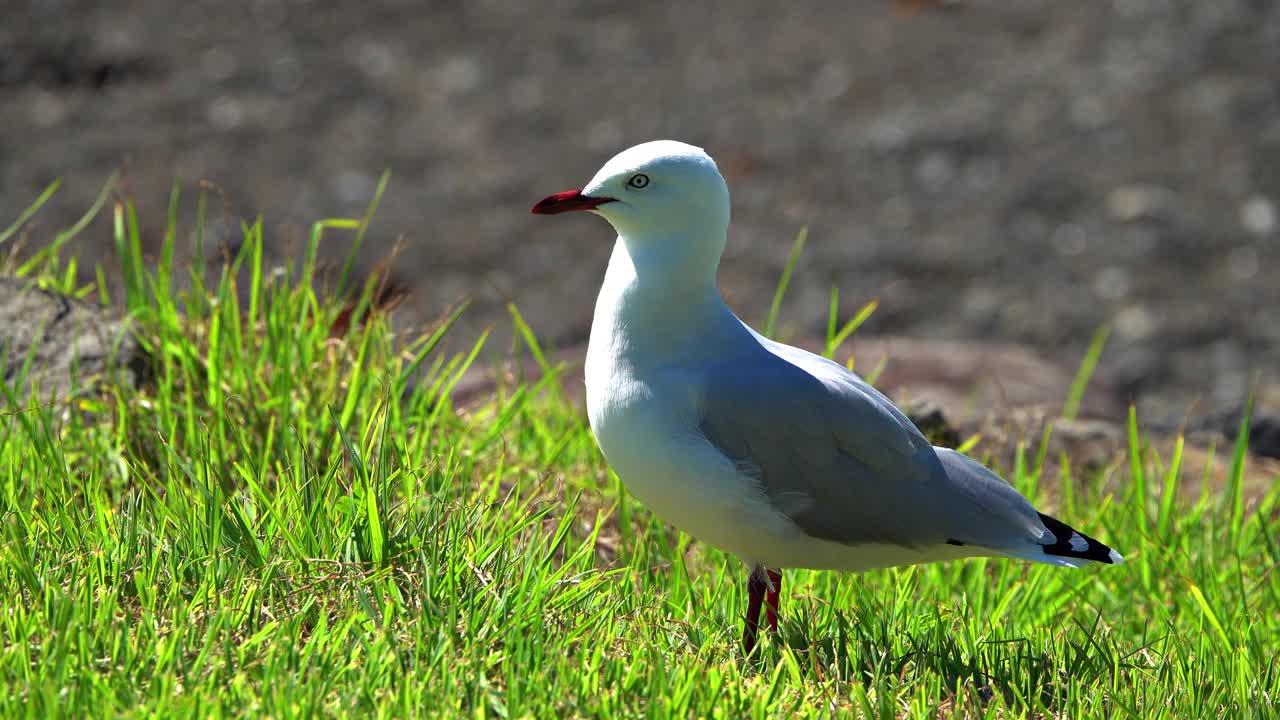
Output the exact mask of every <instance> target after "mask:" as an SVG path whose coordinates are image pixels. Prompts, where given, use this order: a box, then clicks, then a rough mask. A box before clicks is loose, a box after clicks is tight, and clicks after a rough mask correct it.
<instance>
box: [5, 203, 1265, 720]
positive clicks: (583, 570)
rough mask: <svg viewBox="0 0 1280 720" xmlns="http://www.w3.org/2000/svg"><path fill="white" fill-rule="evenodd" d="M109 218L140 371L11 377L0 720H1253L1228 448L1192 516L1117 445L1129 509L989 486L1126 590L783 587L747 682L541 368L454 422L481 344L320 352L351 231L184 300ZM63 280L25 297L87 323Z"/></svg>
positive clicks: (979, 576) (1254, 501) (924, 571)
mask: <svg viewBox="0 0 1280 720" xmlns="http://www.w3.org/2000/svg"><path fill="white" fill-rule="evenodd" d="M43 199H44V197H43V196H42V198H41V200H42V201H43ZM177 202H178V199H177V197H176V194H175V199H174V203H175V206H176V203H177ZM171 216H172V213H171ZM116 220H117V222H116V233H117V247H118V251H119V252H120V253H121V258H120V259H121V266H122V267H123V268H125V276H126V279H125V285H124V296H123V297H117V298H115V301H116V302H117V303H118V304H122V305H124V306H127V308H128V309H129V312H130V314H131V316H132V318H133V320H134V322H135V324H136V327H137V330H138V333H139V335H140V337H141V338H142V340H143V342H144V344H145V346H146V347H147V349H148V350H149V351H150V353H151V355H152V357H153V362H154V368H153V370H154V373H153V374H154V377H153V380H152V381H151V382H150V383H148V384H146V385H144V386H143V388H142V389H140V390H137V391H132V390H123V389H119V388H104V389H100V390H98V391H97V392H92V393H87V394H84V395H81V396H78V397H77V398H76V399H74V400H71V401H65V400H64V401H59V402H56V403H46V402H42V401H41V400H40V399H39V398H38V397H37V398H36V399H32V400H28V399H27V392H26V391H27V388H28V387H29V383H31V382H32V381H34V380H35V379H36V378H33V377H30V376H26V377H22V378H18V379H17V381H16V382H13V383H11V384H10V385H8V386H6V390H5V398H6V399H4V400H3V401H0V533H2V535H0V563H2V567H3V572H2V574H0V593H3V596H4V597H5V598H7V600H6V602H5V611H4V613H3V614H0V637H2V638H3V643H2V645H3V650H2V653H0V678H3V683H4V688H3V692H0V716H3V717H23V716H40V717H44V716H59V715H62V716H93V717H100V716H107V715H130V716H133V715H137V716H142V715H147V716H151V715H161V716H168V715H176V716H191V715H202V716H250V717H296V716H312V715H360V716H366V715H368V716H380V717H413V716H424V715H425V716H470V717H495V716H496V717H565V716H591V717H634V716H637V715H649V716H658V717H728V718H736V717H787V716H821V717H829V716H864V717H876V718H893V717H903V716H907V717H930V718H932V717H938V716H943V717H951V716H960V717H1063V718H1067V717H1069V718H1085V717H1103V716H1106V717H1117V718H1206V717H1274V715H1273V709H1274V707H1275V703H1276V702H1277V701H1278V700H1280V667H1278V666H1277V665H1278V663H1280V660H1277V654H1278V653H1277V651H1278V650H1280V641H1278V640H1277V638H1278V637H1280V578H1277V575H1276V573H1275V572H1273V568H1274V567H1275V566H1276V562H1277V559H1280V532H1277V522H1276V519H1275V518H1276V512H1277V496H1278V491H1277V490H1275V489H1272V490H1271V491H1270V492H1269V493H1268V494H1266V495H1264V496H1262V497H1260V498H1259V497H1247V496H1246V493H1243V492H1242V490H1241V487H1242V482H1243V481H1242V478H1243V463H1244V462H1245V460H1244V447H1243V445H1238V446H1237V447H1236V448H1235V450H1234V452H1233V454H1232V456H1231V457H1229V458H1224V459H1222V460H1220V462H1227V463H1232V465H1231V467H1232V468H1233V474H1232V478H1233V479H1232V482H1231V483H1230V484H1229V486H1228V487H1227V488H1226V489H1225V490H1224V491H1222V492H1216V491H1215V492H1205V493H1202V494H1201V495H1199V496H1197V497H1175V493H1177V492H1178V489H1179V488H1181V487H1183V486H1184V485H1183V484H1182V483H1181V482H1179V473H1180V472H1181V469H1180V464H1179V460H1178V459H1175V458H1160V457H1157V455H1156V453H1155V452H1154V451H1153V450H1152V449H1151V447H1150V444H1149V443H1148V442H1147V439H1146V437H1145V435H1144V434H1143V433H1141V432H1140V430H1139V428H1138V425H1137V421H1136V418H1133V419H1132V426H1131V432H1132V438H1133V447H1132V455H1133V457H1132V464H1131V466H1129V465H1126V466H1125V467H1123V468H1122V470H1123V471H1124V472H1125V473H1136V474H1137V475H1138V476H1139V478H1140V479H1139V480H1138V481H1137V482H1130V481H1128V480H1122V481H1120V482H1118V483H1117V482H1105V481H1104V479H1103V478H1098V477H1079V476H1076V475H1073V474H1072V473H1071V470H1070V463H1069V459H1067V458H1064V460H1065V462H1062V463H1060V464H1059V467H1061V468H1062V475H1061V477H1045V478H1041V477H1038V474H1039V472H1040V469H1041V467H1043V452H1041V453H1040V455H1039V457H1038V459H1037V460H1036V461H1035V462H1032V463H1025V462H1020V463H1019V464H1018V472H1017V475H1016V477H1013V478H1012V480H1013V482H1014V483H1015V484H1016V485H1017V486H1018V487H1019V488H1023V489H1026V490H1028V491H1031V492H1033V493H1034V494H1035V496H1036V497H1037V498H1038V500H1039V501H1040V502H1042V503H1043V504H1045V505H1046V506H1048V507H1051V508H1060V509H1063V508H1064V504H1065V505H1066V506H1067V507H1069V508H1072V510H1071V512H1070V515H1069V517H1067V519H1068V520H1070V521H1071V522H1072V523H1073V524H1075V525H1077V526H1079V527H1081V528H1082V529H1085V530H1087V531H1089V532H1090V533H1092V534H1096V535H1098V536H1100V537H1101V538H1103V539H1105V540H1106V541H1107V542H1109V543H1111V544H1113V545H1115V546H1116V547H1117V548H1119V549H1120V550H1121V551H1122V552H1123V553H1125V555H1126V557H1127V558H1128V563H1127V564H1126V565H1123V566H1120V567H1112V568H1091V569H1085V570H1075V571H1072V570H1065V569H1058V568H1052V567H1047V566H1038V565H1030V564H1025V563H1020V562H1013V561H1002V560H973V561H968V562H961V563H953V564H948V565H934V566H927V567H917V568H910V569H902V570H891V571H879V572H872V573H868V574H865V575H862V576H850V575H839V574H836V573H820V572H802V571H792V572H788V573H787V579H786V583H787V585H786V590H787V593H786V596H785V598H784V606H783V616H784V630H783V633H782V635H781V637H780V638H779V639H778V640H777V641H772V640H768V639H766V640H765V641H764V645H763V648H762V649H763V652H762V653H761V655H760V657H759V658H757V659H754V660H749V659H746V658H744V657H742V655H741V653H740V651H739V648H738V638H739V633H740V631H741V620H740V613H741V612H742V611H743V608H744V607H745V602H746V598H745V573H744V570H743V568H742V567H740V566H739V564H738V562H737V561H736V560H734V559H733V558H731V557H727V556H725V555H724V554H722V553H720V552H718V551H716V550H713V549H711V548H708V547H705V546H702V545H701V544H698V543H696V542H694V541H691V540H690V539H689V538H688V537H687V536H684V535H681V534H678V533H676V532H675V531H674V530H672V529H670V528H669V527H667V526H665V525H664V524H663V523H661V522H659V521H658V520H656V519H655V518H653V517H652V516H651V515H650V514H649V513H648V512H647V511H646V510H645V509H644V508H643V507H642V506H640V505H639V504H637V503H636V502H634V501H633V500H631V499H630V498H628V497H627V496H626V495H625V494H624V492H623V491H622V489H621V485H620V484H619V483H618V481H617V479H616V478H615V477H614V476H612V475H611V474H610V473H609V471H608V469H607V467H606V465H605V463H604V461H603V460H602V459H601V457H600V455H599V453H598V451H597V450H596V448H595V444H594V442H593V440H592V438H591V435H590V432H589V430H588V428H587V425H586V422H585V420H584V418H583V417H582V415H581V414H580V412H578V411H577V410H575V409H574V408H573V407H572V406H571V405H570V404H568V403H567V402H566V401H564V399H563V397H562V395H561V393H560V391H559V389H558V387H557V386H556V384H555V380H554V378H555V373H552V374H551V375H550V376H549V378H548V379H546V380H543V381H541V382H539V383H536V384H524V385H517V386H513V387H503V388H501V389H500V391H499V392H498V394H497V395H496V396H495V397H494V399H493V400H492V401H491V402H488V403H486V404H485V405H483V406H482V407H479V408H471V409H465V410H464V409H458V408H455V407H453V406H452V405H451V403H450V401H449V391H450V388H451V387H452V386H453V384H454V383H456V382H457V379H458V378H459V377H460V376H461V374H462V373H463V372H464V371H465V370H466V369H467V368H468V367H469V366H470V365H472V364H473V362H474V360H475V358H476V357H477V356H478V353H479V350H480V347H479V345H474V346H463V347H450V346H448V344H447V342H446V341H447V340H448V337H447V334H446V333H447V329H448V325H449V322H450V321H451V320H450V318H444V319H443V320H442V322H441V324H440V325H439V327H437V328H436V329H435V331H434V332H431V333H427V334H425V335H424V336H422V337H396V336H394V335H393V334H392V333H391V332H390V331H389V330H388V326H387V324H386V323H385V322H384V321H383V319H381V318H380V317H379V316H378V315H376V314H375V315H374V316H373V319H372V321H371V322H369V323H368V324H366V325H363V326H360V325H354V324H353V325H352V327H351V329H350V330H348V331H347V333H346V335H345V336H343V337H341V338H336V339H332V338H330V337H329V328H330V327H331V326H332V324H333V321H334V319H335V318H336V317H337V316H338V313H339V312H340V307H339V303H337V302H336V301H329V300H326V299H324V298H323V297H321V296H319V295H317V294H316V292H315V291H314V290H313V285H315V283H314V282H313V280H314V279H315V278H317V277H318V275H317V269H316V266H315V257H316V256H317V248H318V247H319V244H320V243H322V242H325V241H326V237H328V235H327V233H329V231H330V229H332V228H343V229H347V230H352V229H354V230H356V231H357V232H360V231H362V230H363V228H364V227H365V226H366V224H367V223H366V221H365V219H356V220H332V221H326V222H322V223H318V224H317V225H316V227H315V231H314V233H313V235H312V237H311V244H310V246H309V248H308V252H307V254H306V258H307V259H306V260H305V261H304V262H303V263H302V264H301V265H300V266H298V267H294V268H290V269H289V270H288V272H286V273H284V274H276V275H272V274H267V273H264V270H263V268H262V265H261V262H262V260H261V258H262V234H261V227H260V225H252V226H248V227H246V228H245V234H246V242H245V244H244V246H243V249H242V251H241V253H240V255H239V257H237V258H236V259H235V263H236V265H237V267H236V268H234V269H224V270H222V271H221V275H220V277H219V278H218V279H217V281H216V282H212V283H210V284H209V286H208V287H206V285H205V283H204V281H203V276H202V274H200V273H194V274H193V277H192V279H191V282H190V283H189V284H190V285H191V287H192V289H191V290H190V291H187V292H184V293H180V294H175V292H174V290H173V287H175V283H174V273H175V272H177V269H175V268H174V267H172V266H171V265H170V264H168V261H167V260H164V258H170V257H172V241H173V236H174V232H173V228H172V226H171V228H170V232H169V233H167V234H166V242H165V246H166V249H165V250H164V251H163V253H162V256H163V257H162V262H161V263H160V266H159V267H151V268H150V269H148V268H149V266H150V265H151V263H149V262H143V259H142V258H141V257H140V254H139V250H138V248H139V247H140V243H139V241H138V231H137V227H138V224H137V218H136V217H135V215H134V213H133V212H132V210H131V208H130V207H128V206H127V205H126V206H123V207H119V208H117V211H116ZM58 237H59V239H60V240H61V239H62V236H61V235H59V236H58ZM0 239H3V238H0ZM2 249H3V246H0V250H2ZM69 262H70V261H63V260H60V259H59V258H58V252H57V248H54V249H53V250H52V251H51V252H48V253H46V254H45V255H44V256H42V258H41V260H40V261H39V262H38V263H35V264H28V266H26V267H25V271H26V272H28V273H31V274H33V275H40V276H41V277H43V278H44V282H46V284H48V285H51V286H53V287H58V288H61V289H63V290H67V291H74V292H77V293H78V294H80V295H83V296H88V297H97V298H99V299H101V298H102V297H103V295H104V293H105V291H106V285H105V283H104V282H102V281H101V280H100V279H99V281H98V282H97V283H96V284H91V285H90V286H85V287H78V286H76V284H75V283H76V280H75V277H76V276H77V273H74V272H68V264H69ZM792 264H794V263H792ZM237 271H238V272H237ZM97 277H98V278H101V277H102V273H101V272H99V273H97ZM237 278H240V280H237ZM245 278H247V283H248V286H249V287H248V292H247V296H248V298H249V300H248V302H247V303H245V304H242V303H241V301H240V299H239V298H240V296H241V292H240V290H241V288H238V287H236V283H237V282H245V281H246V280H245ZM344 281H345V278H344ZM371 287H372V286H371V285H366V286H365V287H364V295H363V298H364V302H365V304H367V302H368V298H369V297H370V292H371ZM779 297H780V296H779ZM453 317H456V315H455V316H453ZM771 317H772V318H773V319H774V320H776V310H775V311H772V312H771ZM514 318H515V323H516V327H517V333H516V337H517V338H520V339H521V342H522V344H523V346H522V347H521V348H519V350H520V352H531V353H532V354H533V355H534V356H535V357H536V358H538V359H539V362H542V363H544V364H545V363H546V362H547V361H546V359H545V357H546V356H545V355H543V354H542V353H541V351H540V349H539V348H538V347H537V344H536V341H535V340H534V336H535V334H534V331H533V330H532V329H531V328H530V327H529V326H528V325H527V324H526V323H525V322H524V320H523V319H522V318H520V316H519V315H518V313H516V314H514ZM829 334H830V335H831V336H833V337H834V336H835V335H838V334H840V333H839V331H838V330H837V329H836V325H835V323H834V320H833V323H832V326H831V332H830V333H829ZM846 336H847V334H846ZM1095 362H1096V359H1095ZM1178 447H1179V449H1180V448H1181V446H1180V445H1179V446H1178ZM980 450H981V448H980V447H979V448H978V451H980Z"/></svg>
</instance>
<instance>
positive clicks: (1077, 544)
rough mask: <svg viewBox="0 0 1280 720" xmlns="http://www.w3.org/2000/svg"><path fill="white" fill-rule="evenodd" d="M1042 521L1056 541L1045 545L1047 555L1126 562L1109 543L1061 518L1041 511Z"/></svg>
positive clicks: (1108, 563)
mask: <svg viewBox="0 0 1280 720" xmlns="http://www.w3.org/2000/svg"><path fill="white" fill-rule="evenodd" d="M1039 515H1040V522H1042V523H1044V526H1045V527H1046V528H1048V529H1049V532H1051V533H1053V538H1054V543H1053V544H1052V545H1045V546H1044V554H1045V555H1056V556H1058V557H1069V558H1078V559H1080V560H1091V561H1093V562H1096V563H1102V564H1103V565H1117V564H1119V563H1122V562H1124V558H1122V557H1120V553H1118V552H1116V551H1115V550H1112V549H1111V548H1110V547H1108V546H1107V545H1105V544H1103V543H1101V542H1098V541H1097V540H1094V539H1093V538H1091V537H1089V536H1088V535H1085V534H1084V533H1082V532H1080V531H1078V530H1076V529H1075V528H1073V527H1071V526H1070V525H1068V524H1066V523H1064V522H1062V521H1061V520H1059V519H1057V518H1055V517H1052V516H1049V515H1045V514H1044V513H1039Z"/></svg>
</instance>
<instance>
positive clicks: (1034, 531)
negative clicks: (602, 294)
mask: <svg viewBox="0 0 1280 720" xmlns="http://www.w3.org/2000/svg"><path fill="white" fill-rule="evenodd" d="M761 346H762V349H765V350H767V357H766V356H763V355H762V356H760V357H757V358H754V359H753V360H754V361H753V362H750V363H741V364H738V365H736V366H729V365H724V366H719V367H717V368H715V369H713V370H712V371H711V372H710V373H709V374H708V376H707V378H706V381H705V386H704V387H705V392H704V397H703V398H702V404H701V412H702V417H701V423H700V427H701V430H702V432H703V433H704V435H705V436H706V438H707V440H708V441H710V442H711V443H712V444H713V445H714V446H716V447H717V448H719V449H720V450H721V452H723V453H724V454H725V455H727V456H728V457H730V458H731V459H732V460H733V461H734V462H735V463H737V464H738V466H739V467H742V468H744V470H745V471H746V472H747V473H748V474H750V475H753V476H754V477H755V478H756V479H757V481H758V482H759V484H760V487H761V490H762V491H763V492H764V494H765V495H766V496H767V497H768V498H769V500H770V501H771V503H772V504H773V506H774V507H775V508H776V509H777V510H779V511H780V512H782V513H783V514H785V515H787V516H788V517H790V518H791V520H792V521H793V522H795V523H796V525H798V526H799V527H800V529H801V530H802V531H804V532H805V533H806V534H808V535H810V536H813V537H817V538H822V539H825V540H832V541H835V542H840V543H845V544H850V545H855V544H862V543H891V544H895V545H903V546H908V547H919V546H926V545H933V544H941V543H945V542H948V541H951V540H958V541H961V542H964V543H965V544H974V545H985V546H988V547H995V548H1000V547H1007V546H1010V545H1014V544H1019V543H1025V542H1026V541H1028V540H1030V541H1032V542H1034V541H1035V539H1036V538H1040V537H1041V536H1043V535H1044V533H1046V532H1047V530H1045V528H1044V526H1043V525H1042V524H1040V522H1039V521H1038V519H1037V514H1036V512H1035V510H1034V509H1033V508H1032V507H1031V506H1030V504H1029V503H1027V501H1026V500H1025V499H1023V498H1022V496H1021V495H1019V494H1018V493H1017V491H1015V490H1014V489H1013V488H1012V487H1010V486H1009V485H1008V484H1007V483H1005V482H1004V481H1002V480H1000V479H999V478H997V477H996V476H995V475H994V474H992V473H990V472H989V471H988V472H987V473H986V474H985V475H984V474H981V473H977V472H973V473H964V472H950V471H948V470H947V469H946V468H944V466H943V463H942V462H941V461H940V459H939V456H938V455H937V454H936V453H935V450H934V448H933V447H932V446H931V445H930V443H929V442H928V440H927V439H925V437H924V436H923V435H922V434H921V433H920V431H919V430H918V429H916V427H915V426H914V425H913V424H912V423H911V421H910V420H909V419H908V418H907V417H906V416H905V415H904V414H903V413H902V412H901V411H900V410H898V408H897V407H895V406H894V405H893V403H892V402H890V401H889V400H888V399H887V398H885V397H884V396H883V395H881V394H880V393H879V392H877V391H876V390H875V389H874V388H872V387H871V386H870V385H868V384H866V383H865V382H864V381H862V379H861V378H859V377H858V376H856V375H854V374H853V373H852V372H850V371H848V370H846V369H844V368H843V367H841V366H839V365H837V364H835V363H832V362H830V361H828V360H825V359H823V358H821V357H818V356H816V355H812V354H810V353H807V352H805V351H803V350H800V349H798V348H792V347H789V346H785V345H779V344H776V343H771V342H769V341H767V340H762V342H761ZM970 462H971V461H970ZM951 464H952V465H956V463H951ZM974 464H975V465H976V463H974ZM978 467H981V466H978ZM965 468H967V466H965ZM993 481H994V482H993Z"/></svg>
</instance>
